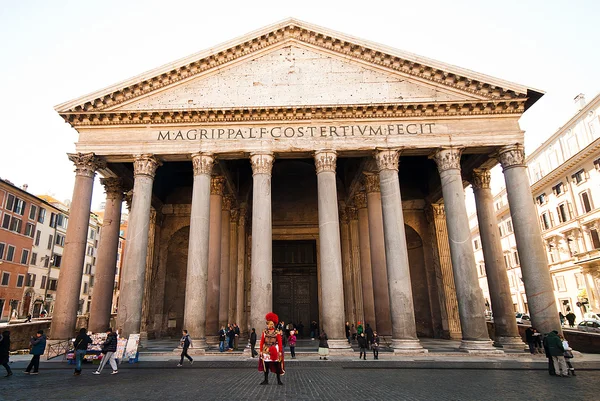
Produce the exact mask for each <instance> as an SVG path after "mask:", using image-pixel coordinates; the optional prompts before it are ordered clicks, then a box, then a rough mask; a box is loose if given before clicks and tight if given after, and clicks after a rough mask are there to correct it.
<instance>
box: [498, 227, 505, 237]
mask: <svg viewBox="0 0 600 401" xmlns="http://www.w3.org/2000/svg"><path fill="white" fill-rule="evenodd" d="M498 231H500V236H501V237H504V230H503V229H502V225H499V226H498Z"/></svg>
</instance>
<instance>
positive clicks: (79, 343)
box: [73, 334, 116, 351]
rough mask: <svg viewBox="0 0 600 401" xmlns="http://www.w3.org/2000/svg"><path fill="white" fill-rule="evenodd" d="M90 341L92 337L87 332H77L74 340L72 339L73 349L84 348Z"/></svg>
mask: <svg viewBox="0 0 600 401" xmlns="http://www.w3.org/2000/svg"><path fill="white" fill-rule="evenodd" d="M91 343H92V339H91V338H90V336H88V335H87V334H79V335H78V336H77V337H76V338H75V341H73V346H74V347H75V350H86V349H87V348H88V345H89V344H91ZM115 351H116V350H115Z"/></svg>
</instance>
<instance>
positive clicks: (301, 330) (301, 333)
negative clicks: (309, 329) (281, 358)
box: [296, 320, 304, 338]
mask: <svg viewBox="0 0 600 401" xmlns="http://www.w3.org/2000/svg"><path fill="white" fill-rule="evenodd" d="M296 329H297V331H298V333H297V334H298V336H300V338H304V324H302V320H300V323H298V326H296Z"/></svg>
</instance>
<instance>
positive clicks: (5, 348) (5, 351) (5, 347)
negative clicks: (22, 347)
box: [0, 330, 12, 377]
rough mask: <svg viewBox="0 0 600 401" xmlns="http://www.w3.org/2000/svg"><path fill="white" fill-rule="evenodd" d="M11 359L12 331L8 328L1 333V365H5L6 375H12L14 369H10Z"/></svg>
mask: <svg viewBox="0 0 600 401" xmlns="http://www.w3.org/2000/svg"><path fill="white" fill-rule="evenodd" d="M9 359H10V331H8V330H6V331H4V332H2V335H0V365H2V366H4V369H6V376H4V377H10V376H12V370H10V366H8V361H9Z"/></svg>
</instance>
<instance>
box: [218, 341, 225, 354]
mask: <svg viewBox="0 0 600 401" xmlns="http://www.w3.org/2000/svg"><path fill="white" fill-rule="evenodd" d="M219 351H221V352H223V351H225V341H219Z"/></svg>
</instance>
